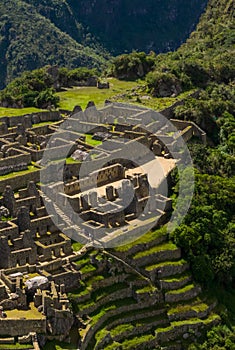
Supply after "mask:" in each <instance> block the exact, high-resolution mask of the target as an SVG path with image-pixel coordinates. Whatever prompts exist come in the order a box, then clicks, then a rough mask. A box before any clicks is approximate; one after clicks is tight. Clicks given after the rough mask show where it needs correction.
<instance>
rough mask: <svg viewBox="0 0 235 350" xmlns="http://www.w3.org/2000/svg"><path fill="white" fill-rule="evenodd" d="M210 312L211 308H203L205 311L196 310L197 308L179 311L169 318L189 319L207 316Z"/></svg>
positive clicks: (175, 319)
mask: <svg viewBox="0 0 235 350" xmlns="http://www.w3.org/2000/svg"><path fill="white" fill-rule="evenodd" d="M209 313H210V308H209V307H208V309H206V310H203V311H196V310H193V309H191V310H188V311H184V312H178V313H174V314H170V315H168V318H169V320H170V321H171V322H172V321H181V320H187V319H190V318H201V319H204V318H206V317H207V316H208V315H209Z"/></svg>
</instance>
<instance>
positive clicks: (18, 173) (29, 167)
mask: <svg viewBox="0 0 235 350" xmlns="http://www.w3.org/2000/svg"><path fill="white" fill-rule="evenodd" d="M37 170H39V168H37V167H35V166H33V165H29V166H28V169H27V170H22V171H15V172H12V173H10V174H6V175H1V176H0V181H1V180H6V179H11V178H12V177H17V176H22V175H25V174H29V173H31V172H33V171H37Z"/></svg>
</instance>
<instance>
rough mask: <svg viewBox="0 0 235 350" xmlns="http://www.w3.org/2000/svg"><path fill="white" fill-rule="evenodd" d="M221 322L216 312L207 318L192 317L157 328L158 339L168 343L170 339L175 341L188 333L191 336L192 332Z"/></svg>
mask: <svg viewBox="0 0 235 350" xmlns="http://www.w3.org/2000/svg"><path fill="white" fill-rule="evenodd" d="M219 322H220V317H219V316H218V315H215V314H213V313H212V314H211V315H210V316H209V317H208V318H206V319H205V320H202V319H200V318H191V319H188V320H183V321H176V322H172V323H171V325H170V326H169V327H166V328H161V329H157V330H156V332H155V333H156V339H157V341H158V342H159V343H160V344H164V343H166V344H168V343H169V341H175V340H177V339H179V340H182V337H184V335H186V334H187V336H190V332H191V331H192V330H193V331H194V332H199V331H200V330H203V329H205V328H211V327H213V326H215V325H217V324H219Z"/></svg>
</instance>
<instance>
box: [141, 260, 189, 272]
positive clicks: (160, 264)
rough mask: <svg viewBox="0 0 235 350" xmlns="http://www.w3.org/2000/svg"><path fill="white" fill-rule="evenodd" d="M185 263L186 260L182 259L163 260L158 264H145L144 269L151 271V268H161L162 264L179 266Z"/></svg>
mask: <svg viewBox="0 0 235 350" xmlns="http://www.w3.org/2000/svg"><path fill="white" fill-rule="evenodd" d="M186 263H187V262H186V261H185V260H183V259H182V260H179V261H165V262H161V263H158V264H154V265H150V266H147V267H146V268H145V269H146V271H152V270H155V269H158V268H161V267H163V266H180V265H184V264H186Z"/></svg>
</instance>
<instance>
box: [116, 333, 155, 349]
mask: <svg viewBox="0 0 235 350" xmlns="http://www.w3.org/2000/svg"><path fill="white" fill-rule="evenodd" d="M154 339H155V336H153V335H151V334H146V335H142V336H140V337H135V338H132V339H127V340H125V341H124V342H122V343H121V344H122V349H123V350H128V349H135V346H136V345H140V344H142V343H147V342H150V341H152V340H154ZM143 349H144V347H143Z"/></svg>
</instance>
